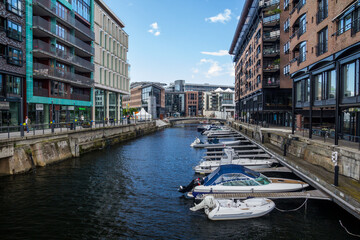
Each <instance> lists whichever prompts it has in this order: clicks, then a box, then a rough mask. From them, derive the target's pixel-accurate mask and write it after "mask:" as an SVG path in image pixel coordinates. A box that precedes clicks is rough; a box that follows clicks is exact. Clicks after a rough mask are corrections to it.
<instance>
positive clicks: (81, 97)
mask: <svg viewBox="0 0 360 240" xmlns="http://www.w3.org/2000/svg"><path fill="white" fill-rule="evenodd" d="M71 99H72V100H78V101H90V94H89V95H86V94H79V93H72V94H71Z"/></svg>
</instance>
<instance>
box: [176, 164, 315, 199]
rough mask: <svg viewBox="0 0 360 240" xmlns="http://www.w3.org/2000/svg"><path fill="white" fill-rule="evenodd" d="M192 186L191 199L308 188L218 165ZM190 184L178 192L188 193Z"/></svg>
mask: <svg viewBox="0 0 360 240" xmlns="http://www.w3.org/2000/svg"><path fill="white" fill-rule="evenodd" d="M198 182H199V183H200V184H198V185H195V184H193V185H192V187H193V190H192V192H191V194H192V196H193V197H196V196H197V195H202V194H223V193H253V192H291V191H298V190H301V189H304V188H306V187H308V186H309V185H308V184H307V183H305V182H302V181H299V180H293V179H285V178H267V177H266V176H264V175H263V174H261V173H258V172H255V171H253V170H251V169H249V168H246V167H244V166H241V165H235V164H227V165H220V166H219V167H218V168H217V169H215V170H214V171H213V172H212V173H211V174H210V175H208V176H207V177H205V178H204V179H201V181H198ZM190 185H191V184H189V185H188V186H186V187H180V189H179V191H180V192H185V191H186V192H189V191H191V190H189V189H191V186H190Z"/></svg>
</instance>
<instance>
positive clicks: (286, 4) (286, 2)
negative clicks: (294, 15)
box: [284, 0, 290, 10]
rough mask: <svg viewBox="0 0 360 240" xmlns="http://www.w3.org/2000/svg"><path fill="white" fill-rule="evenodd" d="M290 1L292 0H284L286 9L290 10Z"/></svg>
mask: <svg viewBox="0 0 360 240" xmlns="http://www.w3.org/2000/svg"><path fill="white" fill-rule="evenodd" d="M289 1H290V0H284V10H288V9H289Z"/></svg>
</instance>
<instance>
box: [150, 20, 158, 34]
mask: <svg viewBox="0 0 360 240" xmlns="http://www.w3.org/2000/svg"><path fill="white" fill-rule="evenodd" d="M148 32H149V33H151V34H153V35H154V36H159V35H160V31H159V25H158V23H157V22H154V23H152V24H150V29H149V30H148Z"/></svg>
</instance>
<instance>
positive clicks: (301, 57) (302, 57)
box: [298, 42, 306, 63]
mask: <svg viewBox="0 0 360 240" xmlns="http://www.w3.org/2000/svg"><path fill="white" fill-rule="evenodd" d="M298 61H299V63H301V62H304V61H306V42H302V43H300V47H299V60H298Z"/></svg>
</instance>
